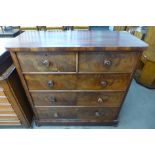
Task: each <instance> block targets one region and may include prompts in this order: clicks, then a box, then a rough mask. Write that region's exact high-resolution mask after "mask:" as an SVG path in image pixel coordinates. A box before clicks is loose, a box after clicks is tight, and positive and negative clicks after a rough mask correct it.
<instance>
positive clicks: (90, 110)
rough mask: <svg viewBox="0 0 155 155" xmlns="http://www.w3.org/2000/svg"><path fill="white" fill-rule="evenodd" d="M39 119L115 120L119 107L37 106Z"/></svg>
mask: <svg viewBox="0 0 155 155" xmlns="http://www.w3.org/2000/svg"><path fill="white" fill-rule="evenodd" d="M36 111H37V113H38V116H39V119H78V120H82V119H91V120H93V119H94V120H113V119H115V117H116V115H117V112H118V108H99V107H83V108H77V107H67V108H64V107H59V108H56V107H37V108H36Z"/></svg>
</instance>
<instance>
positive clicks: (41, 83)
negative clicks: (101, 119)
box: [25, 74, 130, 90]
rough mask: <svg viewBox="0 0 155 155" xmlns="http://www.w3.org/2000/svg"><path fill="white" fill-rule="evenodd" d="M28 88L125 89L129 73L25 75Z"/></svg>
mask: <svg viewBox="0 0 155 155" xmlns="http://www.w3.org/2000/svg"><path fill="white" fill-rule="evenodd" d="M25 78H26V80H27V84H28V87H29V89H30V90H44V89H45V90H125V89H126V88H127V85H128V82H129V79H130V76H129V74H90V75H89V74H86V75H84V74H81V75H25Z"/></svg>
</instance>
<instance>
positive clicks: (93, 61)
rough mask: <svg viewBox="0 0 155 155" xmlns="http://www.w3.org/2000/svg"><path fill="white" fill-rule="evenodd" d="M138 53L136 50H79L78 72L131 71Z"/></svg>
mask: <svg viewBox="0 0 155 155" xmlns="http://www.w3.org/2000/svg"><path fill="white" fill-rule="evenodd" d="M137 58H138V54H137V53H136V52H130V53H128V52H124V53H123V52H81V53H79V71H80V72H132V70H133V68H134V66H135V64H136V62H137Z"/></svg>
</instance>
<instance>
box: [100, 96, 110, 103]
mask: <svg viewBox="0 0 155 155" xmlns="http://www.w3.org/2000/svg"><path fill="white" fill-rule="evenodd" d="M107 100H108V97H107V96H104V97H102V98H101V97H99V98H98V99H97V102H98V103H103V102H104V101H107Z"/></svg>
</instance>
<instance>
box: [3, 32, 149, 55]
mask: <svg viewBox="0 0 155 155" xmlns="http://www.w3.org/2000/svg"><path fill="white" fill-rule="evenodd" d="M146 47H147V44H146V43H145V42H143V41H141V40H140V39H137V38H136V37H134V36H133V35H131V34H129V33H128V32H115V31H39V32H38V31H26V32H24V33H23V34H21V35H19V36H18V37H16V38H15V39H13V40H11V42H8V43H7V44H6V48H7V49H9V50H14V51H17V52H18V51H23V50H24V51H38V50H42V51H44V50H45V51H57V50H63V51H70V50H71V51H86V50H89V51H100V50H104V51H118V50H123V51H131V50H139V51H140V50H144V49H145V48H146Z"/></svg>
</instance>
